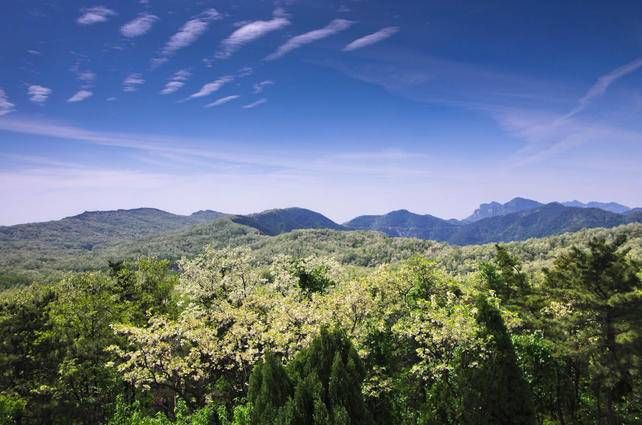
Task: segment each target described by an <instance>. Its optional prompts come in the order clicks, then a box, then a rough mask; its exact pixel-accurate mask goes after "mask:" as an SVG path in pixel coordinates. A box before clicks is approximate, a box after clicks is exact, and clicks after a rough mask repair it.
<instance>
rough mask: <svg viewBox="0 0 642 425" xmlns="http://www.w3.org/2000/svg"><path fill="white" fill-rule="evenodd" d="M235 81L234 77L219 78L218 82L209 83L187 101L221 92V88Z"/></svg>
mask: <svg viewBox="0 0 642 425" xmlns="http://www.w3.org/2000/svg"><path fill="white" fill-rule="evenodd" d="M233 80H234V77H232V76H231V75H225V76H223V77H221V78H219V79H218V80H214V81H212V82H211V83H207V84H205V85H203V87H201V89H200V90H199V91H197V92H196V93H194V94H192V95H190V96H189V97H188V98H187V99H196V98H199V97H205V96H209V95H210V94H212V93H214V92H216V91H218V90H220V89H221V87H223V86H224V85H225V84H227V83H229V82H231V81H233Z"/></svg>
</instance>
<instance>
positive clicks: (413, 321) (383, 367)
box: [0, 230, 642, 425]
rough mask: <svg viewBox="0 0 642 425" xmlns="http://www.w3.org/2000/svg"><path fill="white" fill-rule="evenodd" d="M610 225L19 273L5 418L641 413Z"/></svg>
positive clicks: (634, 418) (505, 417)
mask: <svg viewBox="0 0 642 425" xmlns="http://www.w3.org/2000/svg"><path fill="white" fill-rule="evenodd" d="M610 232H611V233H608V234H606V235H603V234H602V235H598V236H602V237H595V236H596V235H595V233H585V234H583V235H585V238H584V239H582V240H579V239H578V238H575V239H572V244H571V247H565V246H561V247H560V246H559V245H557V246H558V248H557V249H556V250H554V255H552V254H550V253H549V256H548V257H545V256H540V254H538V252H540V251H541V252H544V250H543V249H542V248H538V245H537V244H544V245H543V246H549V247H550V244H551V242H548V245H546V242H545V241H547V239H542V240H537V241H532V242H525V243H520V244H507V245H497V246H488V247H484V248H476V247H467V248H460V249H459V252H458V253H456V254H455V253H453V252H452V251H451V252H450V254H449V255H443V254H442V256H441V257H439V256H432V258H429V257H428V256H427V255H425V254H424V255H419V254H415V255H410V256H404V259H401V260H396V259H393V260H392V261H388V262H386V261H379V262H377V265H370V266H364V265H355V264H354V263H352V264H350V261H346V257H345V256H344V257H341V256H338V255H334V256H328V255H322V254H314V255H307V256H297V255H292V254H291V253H278V252H274V253H273V254H270V255H269V256H268V255H266V254H265V251H260V250H259V251H257V250H256V249H250V248H248V247H242V246H240V247H227V248H225V247H223V248H222V247H214V246H210V247H208V248H206V249H205V250H203V251H202V252H200V253H198V254H197V255H193V256H189V257H184V258H183V259H181V260H180V261H178V262H177V264H175V265H174V264H173V263H172V262H171V261H169V260H163V259H156V258H150V257H140V258H138V259H137V260H128V261H111V262H109V263H108V266H107V267H106V268H105V269H104V270H102V271H91V272H79V273H72V274H68V275H66V276H65V277H64V278H63V279H61V280H59V281H56V282H53V283H46V284H32V285H28V286H22V287H16V288H13V289H9V290H6V291H4V292H3V293H2V296H1V297H0V370H1V374H0V423H3V424H5V423H6V424H13V423H21V424H41V423H50V424H68V423H73V424H95V423H108V424H114V425H116V424H118V425H121V424H170V423H177V424H336V425H339V424H372V425H374V424H404V425H405V424H471V425H473V424H475V425H480V424H489V425H490V424H533V425H535V424H548V425H551V424H559V425H564V424H596V423H597V424H607V425H615V424H636V423H640V420H641V418H642V412H641V409H640V406H641V405H642V391H641V390H642V381H641V379H640V376H641V371H640V366H641V364H640V361H641V354H642V339H641V338H640V329H642V323H641V322H642V314H640V312H641V311H642V309H641V307H642V284H641V281H640V279H641V277H642V271H641V268H640V263H639V261H638V259H639V252H637V251H636V249H637V245H636V243H637V242H636V240H632V239H631V238H629V239H628V240H627V238H626V237H625V236H623V235H622V233H621V232H617V231H615V230H612V231H610ZM559 240H560V239H559V237H558V239H551V241H557V242H556V243H559ZM529 243H532V245H530V246H529ZM562 245H563V244H562ZM566 246H568V245H566ZM272 250H275V248H274V247H272ZM275 251H276V250H275ZM258 256H262V257H261V258H259V257H258ZM337 258H339V259H337Z"/></svg>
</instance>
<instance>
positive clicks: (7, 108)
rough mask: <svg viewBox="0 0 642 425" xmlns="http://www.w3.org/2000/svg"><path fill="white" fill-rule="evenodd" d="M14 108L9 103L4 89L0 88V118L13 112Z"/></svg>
mask: <svg viewBox="0 0 642 425" xmlns="http://www.w3.org/2000/svg"><path fill="white" fill-rule="evenodd" d="M14 106H15V105H14V104H13V103H11V102H9V97H8V96H7V94H6V93H5V91H4V89H2V88H0V116H2V115H7V114H8V113H11V112H13V111H14Z"/></svg>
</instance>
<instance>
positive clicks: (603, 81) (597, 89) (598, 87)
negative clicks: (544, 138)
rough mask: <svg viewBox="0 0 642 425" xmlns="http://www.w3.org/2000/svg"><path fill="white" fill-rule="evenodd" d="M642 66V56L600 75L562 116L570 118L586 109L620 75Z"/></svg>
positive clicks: (625, 74) (627, 73) (622, 75)
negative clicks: (575, 104)
mask: <svg viewBox="0 0 642 425" xmlns="http://www.w3.org/2000/svg"><path fill="white" fill-rule="evenodd" d="M640 68H642V57H640V58H637V59H635V60H634V61H633V62H629V63H627V64H626V65H623V66H621V67H619V68H616V69H614V70H613V71H611V72H609V73H608V74H605V75H602V76H601V77H600V78H598V79H597V82H596V83H595V84H593V86H591V88H590V89H589V90H588V91H587V92H586V94H585V95H584V96H582V98H581V99H580V100H579V101H578V102H577V106H576V107H575V108H574V109H573V110H572V111H571V112H569V113H568V114H567V115H566V116H565V117H564V118H570V117H572V116H573V115H576V114H578V113H580V112H581V111H583V110H584V109H586V107H587V106H588V105H589V104H590V103H591V102H592V101H593V100H595V99H596V98H598V97H600V96H602V95H603V94H604V93H606V91H607V90H608V88H609V87H610V86H611V84H613V83H614V82H616V81H617V80H619V79H620V78H622V77H626V76H627V75H629V74H631V73H633V72H635V71H637V70H638V69H640Z"/></svg>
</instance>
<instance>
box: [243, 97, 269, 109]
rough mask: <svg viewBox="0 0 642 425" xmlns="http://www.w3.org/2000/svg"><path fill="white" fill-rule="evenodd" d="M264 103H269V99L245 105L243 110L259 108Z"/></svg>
mask: <svg viewBox="0 0 642 425" xmlns="http://www.w3.org/2000/svg"><path fill="white" fill-rule="evenodd" d="M264 103H267V99H265V98H264V99H259V100H257V101H256V102H252V103H248V104H247V105H243V109H254V108H256V107H257V106H261V105H263V104H264Z"/></svg>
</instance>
